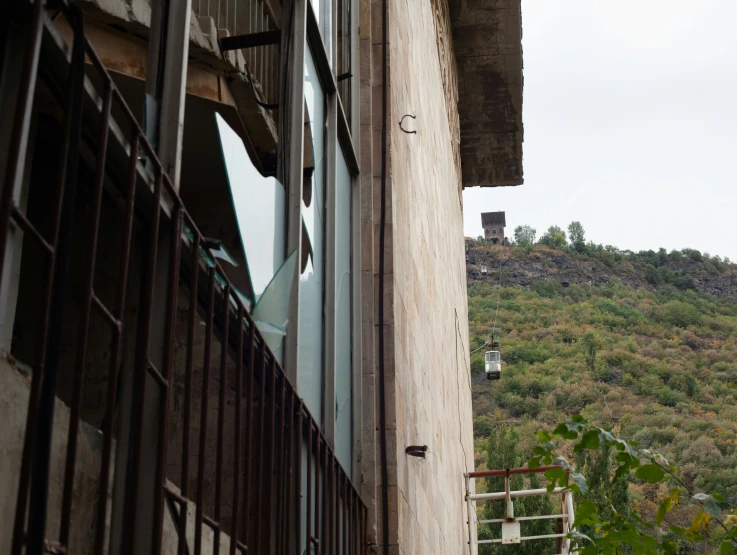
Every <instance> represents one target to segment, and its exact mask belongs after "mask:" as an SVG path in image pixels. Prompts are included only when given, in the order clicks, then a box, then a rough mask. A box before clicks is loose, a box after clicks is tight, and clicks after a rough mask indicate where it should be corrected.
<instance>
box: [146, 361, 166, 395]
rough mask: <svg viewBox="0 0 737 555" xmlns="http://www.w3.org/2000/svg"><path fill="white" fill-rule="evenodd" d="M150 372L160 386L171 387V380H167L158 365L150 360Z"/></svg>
mask: <svg viewBox="0 0 737 555" xmlns="http://www.w3.org/2000/svg"><path fill="white" fill-rule="evenodd" d="M147 369H148V372H149V374H151V376H152V377H153V378H154V380H156V383H157V385H158V386H159V387H161V388H162V389H168V388H169V382H167V381H166V378H165V377H164V374H162V373H161V372H160V371H159V369H158V368H156V365H155V364H154V363H153V362H151V361H150V360H149V361H148V367H147Z"/></svg>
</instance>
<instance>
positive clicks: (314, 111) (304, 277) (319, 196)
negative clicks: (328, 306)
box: [297, 48, 325, 420]
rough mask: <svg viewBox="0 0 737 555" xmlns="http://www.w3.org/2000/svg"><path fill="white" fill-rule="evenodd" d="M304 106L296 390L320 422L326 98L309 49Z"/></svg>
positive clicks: (307, 51)
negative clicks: (307, 150) (304, 249)
mask: <svg viewBox="0 0 737 555" xmlns="http://www.w3.org/2000/svg"><path fill="white" fill-rule="evenodd" d="M304 90H305V104H306V109H307V118H308V120H309V123H310V125H309V128H310V132H311V140H312V151H313V156H314V171H313V173H312V183H311V190H312V194H311V195H310V197H309V198H308V202H309V204H305V201H304V200H303V202H302V217H303V221H304V226H305V230H306V231H307V236H308V238H309V243H310V246H311V254H312V255H311V257H310V259H309V260H308V261H307V265H306V268H305V270H304V271H303V272H302V274H301V276H300V295H299V347H298V353H297V361H298V362H297V365H298V366H297V387H298V390H299V392H300V395H302V396H303V398H304V400H305V403H306V404H307V407H308V408H309V409H310V412H312V414H313V415H315V417H316V418H317V419H318V420H320V418H319V415H321V414H322V389H323V333H324V313H323V305H324V302H323V292H324V283H325V254H324V249H325V210H324V206H325V203H324V187H325V164H324V161H325V94H324V91H323V90H322V86H321V85H320V80H319V78H318V76H317V70H316V68H315V62H314V60H313V58H312V53H311V52H310V50H309V48H308V49H307V50H306V52H305V89H304Z"/></svg>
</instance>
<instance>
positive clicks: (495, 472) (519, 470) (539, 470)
mask: <svg viewBox="0 0 737 555" xmlns="http://www.w3.org/2000/svg"><path fill="white" fill-rule="evenodd" d="M556 468H563V467H562V466H559V465H551V466H538V467H537V468H508V469H506V470H505V469H499V470H479V471H476V472H469V473H468V477H469V478H489V477H491V476H506V475H507V474H509V475H512V474H539V473H542V472H547V471H548V470H553V469H556Z"/></svg>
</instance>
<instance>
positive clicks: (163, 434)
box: [153, 203, 187, 554]
mask: <svg viewBox="0 0 737 555" xmlns="http://www.w3.org/2000/svg"><path fill="white" fill-rule="evenodd" d="M182 211H183V207H182V205H181V204H180V203H178V204H177V205H176V206H175V207H174V213H173V214H172V218H171V229H170V230H169V232H170V236H169V240H170V245H169V276H168V286H167V302H166V339H165V344H164V375H163V379H164V382H163V384H162V388H161V395H162V397H163V398H162V399H161V402H160V404H159V437H158V449H157V451H158V452H157V454H156V484H155V485H154V488H155V489H154V519H155V520H154V530H153V550H154V553H155V554H158V553H161V544H162V535H163V529H164V488H165V487H166V451H167V446H168V443H169V441H168V431H169V425H168V416H169V401H170V394H169V393H170V390H171V389H172V387H171V386H172V384H173V375H174V336H175V335H176V331H177V303H178V300H179V264H180V259H181V254H182ZM181 515H182V516H181V518H180V521H184V520H187V505H186V504H184V505H183V506H182V508H181Z"/></svg>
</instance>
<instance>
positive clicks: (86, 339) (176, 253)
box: [0, 0, 367, 555]
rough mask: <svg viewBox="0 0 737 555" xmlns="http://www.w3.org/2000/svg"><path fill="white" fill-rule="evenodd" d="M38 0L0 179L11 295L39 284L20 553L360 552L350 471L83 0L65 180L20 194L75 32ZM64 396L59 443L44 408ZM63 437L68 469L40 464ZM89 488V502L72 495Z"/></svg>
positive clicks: (61, 165)
mask: <svg viewBox="0 0 737 555" xmlns="http://www.w3.org/2000/svg"><path fill="white" fill-rule="evenodd" d="M223 2H225V0H223ZM42 4H43V2H42V1H41V0H36V2H35V5H34V9H33V14H32V15H29V17H30V20H29V21H27V24H28V29H29V37H28V42H27V44H28V48H27V51H26V54H25V60H24V65H23V71H22V75H21V77H20V80H19V83H17V86H18V90H19V91H20V94H19V97H18V101H17V106H16V110H15V111H14V112H13V113H14V114H15V115H14V117H15V119H14V123H13V131H12V136H11V141H10V147H9V164H8V168H7V171H6V174H5V176H4V177H5V180H4V182H3V189H2V193H1V195H2V196H1V197H0V276H6V274H8V272H4V268H3V267H2V265H3V264H4V263H5V261H6V260H8V257H6V254H8V252H9V250H10V249H12V248H17V242H15V243H11V241H9V238H10V237H11V235H13V234H17V233H21V232H22V237H23V242H22V249H23V259H22V260H23V262H22V265H21V267H20V280H19V282H20V285H19V286H20V287H21V288H23V291H21V293H22V294H21V295H20V297H19V298H21V300H22V299H23V298H29V299H33V300H34V302H33V303H31V305H29V306H27V307H21V306H20V304H19V308H18V310H17V312H16V314H20V313H21V311H22V312H23V319H24V321H25V322H32V324H29V325H28V326H29V328H33V329H34V330H35V333H33V334H29V336H32V338H31V339H28V340H24V341H27V344H24V345H22V346H21V347H22V348H21V347H19V349H20V350H21V351H22V352H27V353H33V355H34V356H35V359H34V360H30V361H29V362H30V365H31V367H32V372H31V377H30V393H29V396H28V398H29V401H28V413H27V414H28V416H27V422H26V428H25V440H24V445H23V456H22V460H21V463H20V473H19V476H18V497H17V503H16V510H15V522H14V526H13V540H12V551H11V553H12V554H13V555H20V554H21V553H23V552H24V547H25V549H26V550H25V552H26V553H28V554H30V555H37V554H40V553H41V552H42V550H43V549H56V550H57V551H56V552H59V553H62V552H66V553H95V554H102V553H115V554H119V553H122V554H124V555H132V554H134V553H153V554H154V555H159V554H160V553H164V552H167V553H171V552H174V551H176V552H177V553H179V554H181V555H184V554H185V553H187V554H195V555H199V554H200V553H221V552H222V551H221V548H222V549H223V550H224V549H225V546H227V550H228V552H229V553H230V554H231V555H234V554H235V553H251V554H271V553H274V554H279V555H281V554H283V553H293V554H295V555H298V554H302V553H305V552H307V553H309V552H311V549H310V548H311V546H312V547H313V548H315V549H316V550H317V551H319V553H326V554H327V553H331V554H335V555H338V554H345V555H347V554H365V553H366V552H367V551H366V550H367V544H366V507H365V505H364V504H363V502H362V500H361V498H360V496H359V494H358V492H357V490H356V488H355V486H354V485H353V484H352V482H351V480H350V479H349V477H348V474H347V473H346V472H345V471H344V469H343V468H342V467H341V465H340V464H339V462H338V461H337V458H336V456H335V454H334V453H333V451H332V449H331V447H330V445H329V443H328V441H327V439H326V438H325V437H324V436H323V434H322V433H321V431H320V427H319V425H318V423H317V422H316V421H315V419H314V418H313V417H312V415H311V414H310V412H309V411H308V410H307V408H306V407H305V405H304V403H303V402H302V400H301V398H300V396H299V394H298V392H297V391H296V389H295V387H294V386H293V385H292V383H291V382H290V381H289V379H288V378H287V376H286V374H285V373H284V371H283V370H282V368H281V367H280V365H279V363H278V362H277V360H276V358H275V357H274V355H273V354H272V353H271V352H270V350H269V348H268V347H267V345H266V343H265V342H264V340H263V338H262V337H261V334H260V332H259V330H258V329H257V328H256V326H255V325H254V322H253V320H252V319H251V317H250V315H249V314H248V312H247V310H246V307H245V306H244V305H243V304H242V302H241V300H240V298H239V296H238V295H236V294H235V292H234V289H233V287H232V286H231V284H230V283H229V281H228V279H227V277H226V274H225V272H224V271H222V269H221V268H220V266H219V265H218V262H217V259H215V258H213V257H210V256H209V254H208V252H207V250H206V248H205V245H206V241H205V239H204V238H203V237H202V235H201V234H200V233H199V231H198V230H197V226H196V224H195V222H194V221H193V220H192V218H191V217H190V216H189V214H188V213H187V209H186V207H185V206H184V205H183V203H182V201H181V199H180V197H179V196H178V193H177V191H176V190H175V188H174V187H173V186H172V183H171V181H170V179H169V177H168V175H167V174H166V172H165V171H164V170H163V168H162V166H161V164H160V163H159V161H158V159H157V157H156V153H155V152H154V150H153V149H152V147H151V146H150V144H149V143H148V142H147V141H146V138H145V134H144V132H143V130H142V129H141V128H140V127H139V125H138V123H137V120H136V118H135V117H134V115H133V113H132V112H131V111H130V109H129V108H128V106H127V105H126V103H125V101H124V100H123V97H122V95H121V93H120V91H119V90H118V89H117V87H116V85H115V83H114V81H113V80H112V79H111V77H110V75H109V74H108V72H107V70H106V69H105V67H104V66H103V65H102V63H101V61H100V59H99V58H98V56H97V54H96V53H95V51H94V49H93V48H92V46H91V44H90V43H89V41H88V40H87V39H86V38H85V37H84V34H83V27H82V26H81V25H79V19H80V18H81V14H80V13H78V12H77V13H76V15H74V17H70V21H72V24H71V27H72V29H74V31H75V39H74V48H73V51H72V53H71V56H67V59H71V63H70V64H68V67H67V68H63V71H62V73H61V75H66V74H68V78H69V80H70V81H69V82H70V83H71V84H72V85H71V86H70V87H69V88H68V92H67V93H66V94H61V96H57V97H56V98H58V99H59V101H60V102H63V103H64V104H65V105H64V106H61V105H60V106H59V107H58V108H62V109H61V110H56V112H55V113H58V114H63V121H62V125H61V130H62V131H61V137H60V140H58V145H57V146H58V148H59V149H60V151H59V152H58V153H57V155H56V158H53V157H52V156H48V159H49V160H51V159H52V158H53V159H56V160H58V163H57V165H56V171H57V179H56V180H48V179H40V180H38V179H37V180H34V179H33V178H32V176H31V183H30V187H31V189H32V191H31V197H33V196H39V194H40V196H41V197H43V198H44V199H45V200H46V202H45V203H43V205H44V206H46V208H44V209H43V210H47V211H48V216H49V217H37V216H38V213H37V212H34V211H33V210H31V209H30V208H29V209H28V210H26V209H24V208H23V206H21V205H20V204H19V203H18V201H17V198H18V195H17V193H18V191H17V189H18V187H20V184H22V183H23V182H24V173H25V171H26V169H25V168H26V166H25V165H24V164H23V163H22V161H23V160H24V159H25V156H26V154H27V153H28V154H29V155H30V149H29V144H28V143H29V133H28V129H29V127H30V126H32V120H31V114H32V113H33V105H34V99H35V98H36V97H35V95H34V94H33V91H34V90H36V89H38V88H44V87H48V89H53V90H57V91H58V90H59V87H58V82H55V81H54V75H56V74H55V73H54V71H58V70H59V67H57V66H52V65H48V64H49V60H47V59H46V57H45V56H47V55H48V52H49V51H50V50H53V49H56V50H57V51H59V52H63V48H64V47H63V43H62V42H61V41H60V40H56V42H55V39H54V37H55V36H56V35H55V34H54V31H53V23H52V22H51V20H50V18H49V16H48V15H47V14H46V12H45V11H44V9H43V8H42ZM240 5H241V4H240V3H238V7H240ZM69 9H70V8H67V10H69ZM220 9H221V10H222V6H220ZM235 13H236V12H234V14H235ZM65 16H66V15H62V17H65ZM237 17H240V16H237ZM233 18H234V19H235V18H236V16H235V15H234V17H233ZM75 21H76V23H75ZM229 21H230V20H229V19H228V15H227V12H226V24H228V22H229ZM264 24H266V23H264ZM255 28H257V27H255ZM235 29H236V30H237V28H235ZM42 43H43V44H44V49H43V55H42V54H41V52H42V49H41V44H42ZM85 57H86V59H87V60H88V61H89V63H88V64H86V63H84V60H85ZM39 68H40V69H39ZM75 83H76V84H77V85H79V84H82V85H83V86H74V85H75ZM93 83H95V84H97V85H93ZM37 85H38V87H37ZM90 129H94V133H90V132H89V131H90ZM55 144H57V143H55ZM80 153H81V154H80ZM45 155H48V153H45ZM32 166H36V164H35V163H34V164H32ZM83 166H84V167H85V168H86V167H89V171H85V172H82V171H81V170H82V168H83ZM77 167H79V168H80V174H79V175H77V171H76V170H77ZM28 171H30V170H28ZM27 181H28V180H25V182H27ZM38 187H40V189H37V190H36V191H34V190H33V188H38ZM75 188H76V189H77V191H76V192H75ZM49 199H51V202H48V200H49ZM49 207H50V208H49ZM43 210H42V212H41V214H42V215H43V214H46V212H43ZM26 253H28V254H26ZM111 253H113V254H111ZM34 257H35V258H34ZM34 260H35V261H36V263H34ZM37 268H43V271H42V272H37V271H36V269H37ZM29 276H30V277H29ZM39 276H40V277H39ZM16 279H17V278H16ZM0 285H3V284H0ZM36 301H38V302H36ZM20 302H21V301H19V303H20ZM133 315H135V317H132V316H133ZM68 337H71V338H72V339H71V340H70V341H66V342H64V341H63V340H64V339H65V338H68ZM62 342H64V349H63V350H62V349H59V347H60V344H61V343H62ZM102 350H104V351H105V356H98V355H100V353H101V352H102ZM16 354H17V353H16ZM29 356H30V355H29ZM16 358H19V357H16ZM95 372H96V374H95V376H94V378H95V379H94V380H93V379H92V376H90V375H89V374H91V373H95ZM57 383H58V387H56V384H57ZM90 398H92V402H90ZM59 401H63V402H64V403H65V404H66V405H68V408H66V407H64V408H63V409H61V408H60V407H61V406H62V405H61V403H59ZM60 411H62V412H63V413H64V415H67V416H65V418H68V430H67V429H65V432H66V433H65V435H66V438H65V442H63V445H62V446H61V447H59V444H58V442H54V443H53V445H52V442H51V431H52V427H51V426H50V422H53V414H54V413H55V412H56V413H57V414H58V413H59V412H60ZM49 415H51V420H49ZM57 418H58V417H57ZM65 422H66V420H65ZM85 429H93V430H96V431H97V432H98V434H99V437H101V449H100V451H99V453H97V456H99V460H97V463H98V466H97V467H96V468H97V470H96V471H95V472H96V475H94V476H91V474H90V472H91V471H89V469H87V472H81V473H80V471H79V465H80V464H82V462H81V461H80V460H79V453H80V452H81V450H82V446H81V444H80V441H79V438H80V437H84V435H83V434H82V432H83V431H84V430H85ZM55 431H56V433H59V430H58V429H57V430H55ZM93 435H94V437H98V436H97V435H96V434H93ZM54 449H62V450H63V455H61V457H62V458H63V460H64V461H65V464H64V467H63V468H64V470H63V473H62V474H63V485H59V484H56V483H54V481H53V479H51V480H50V481H49V466H48V465H49V464H50V463H49V459H51V458H53V457H52V455H54ZM85 464H86V463H85ZM57 486H59V487H60V488H61V495H58V496H57V495H47V494H48V491H50V490H53V489H54V488H55V487H57ZM91 487H94V488H95V490H94V491H95V492H96V493H95V494H94V497H95V500H94V502H92V503H91V507H90V506H80V504H79V502H78V501H77V500H75V499H76V497H77V495H78V494H79V493H78V492H79V491H84V490H89V488H91ZM29 492H30V495H29ZM87 517H91V518H90V519H89V520H86V518H87ZM3 524H8V523H3ZM9 528H10V526H4V529H9Z"/></svg>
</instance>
